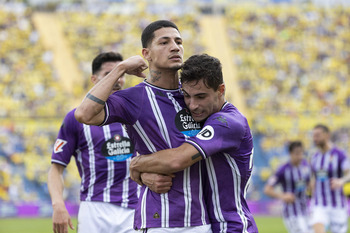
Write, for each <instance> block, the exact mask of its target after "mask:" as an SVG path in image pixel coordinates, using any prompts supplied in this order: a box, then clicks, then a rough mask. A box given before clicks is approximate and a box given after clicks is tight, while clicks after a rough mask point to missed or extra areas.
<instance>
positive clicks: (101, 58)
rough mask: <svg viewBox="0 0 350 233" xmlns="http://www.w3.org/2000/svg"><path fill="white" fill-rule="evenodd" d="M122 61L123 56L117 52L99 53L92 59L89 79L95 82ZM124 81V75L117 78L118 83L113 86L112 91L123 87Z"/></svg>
mask: <svg viewBox="0 0 350 233" xmlns="http://www.w3.org/2000/svg"><path fill="white" fill-rule="evenodd" d="M122 61H123V57H122V55H121V54H119V53H115V52H107V53H100V54H99V55H97V56H96V57H95V58H94V60H93V61H92V76H91V81H92V82H93V83H94V84H96V83H98V82H99V81H100V80H101V79H102V78H103V77H105V76H106V75H107V74H109V72H111V70H112V69H113V68H114V66H115V65H116V64H118V63H120V62H122ZM124 83H125V78H124V76H123V77H121V78H119V80H118V83H117V84H116V85H115V86H114V87H113V92H114V91H117V90H120V89H122V88H123V86H124Z"/></svg>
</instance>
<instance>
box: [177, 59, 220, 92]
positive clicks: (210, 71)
mask: <svg viewBox="0 0 350 233" xmlns="http://www.w3.org/2000/svg"><path fill="white" fill-rule="evenodd" d="M180 79H181V83H186V82H192V81H197V82H199V80H201V79H203V82H204V84H205V85H206V86H207V87H208V88H212V89H214V91H216V90H218V88H219V85H220V84H222V83H224V79H223V76H222V66H221V63H220V60H219V59H217V58H215V57H212V56H209V55H208V54H201V55H193V56H191V57H190V58H188V59H187V60H186V61H185V62H184V64H183V66H182V69H181V77H180Z"/></svg>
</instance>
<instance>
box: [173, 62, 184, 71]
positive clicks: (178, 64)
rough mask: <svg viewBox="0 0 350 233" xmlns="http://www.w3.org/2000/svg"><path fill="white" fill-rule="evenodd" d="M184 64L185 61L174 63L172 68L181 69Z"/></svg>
mask: <svg viewBox="0 0 350 233" xmlns="http://www.w3.org/2000/svg"><path fill="white" fill-rule="evenodd" d="M182 65H183V63H176V64H172V65H171V66H170V69H173V70H179V69H181V68H182Z"/></svg>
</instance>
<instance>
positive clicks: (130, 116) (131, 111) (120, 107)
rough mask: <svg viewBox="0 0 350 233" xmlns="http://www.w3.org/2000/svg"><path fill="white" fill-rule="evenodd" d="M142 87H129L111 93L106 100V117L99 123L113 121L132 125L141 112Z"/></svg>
mask: <svg viewBox="0 0 350 233" xmlns="http://www.w3.org/2000/svg"><path fill="white" fill-rule="evenodd" d="M143 98H144V88H142V87H140V86H136V87H131V88H128V89H125V90H121V91H117V92H115V93H113V94H112V95H111V96H109V98H108V99H107V101H106V105H105V113H106V118H105V120H104V122H103V123H102V124H101V125H107V124H111V123H114V122H120V123H123V124H128V125H133V124H135V122H136V121H137V119H138V118H139V116H140V113H141V112H142V104H143Z"/></svg>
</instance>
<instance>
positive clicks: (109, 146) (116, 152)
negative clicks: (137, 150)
mask: <svg viewBox="0 0 350 233" xmlns="http://www.w3.org/2000/svg"><path fill="white" fill-rule="evenodd" d="M101 152H102V155H103V156H105V157H106V158H107V159H110V160H113V161H116V162H120V161H125V160H127V159H128V158H130V157H131V156H132V154H133V152H134V144H133V143H132V142H131V140H130V139H129V138H127V137H123V136H120V135H119V134H116V135H114V136H113V137H112V138H111V139H109V140H108V141H106V142H105V143H103V145H102V148H101Z"/></svg>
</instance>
